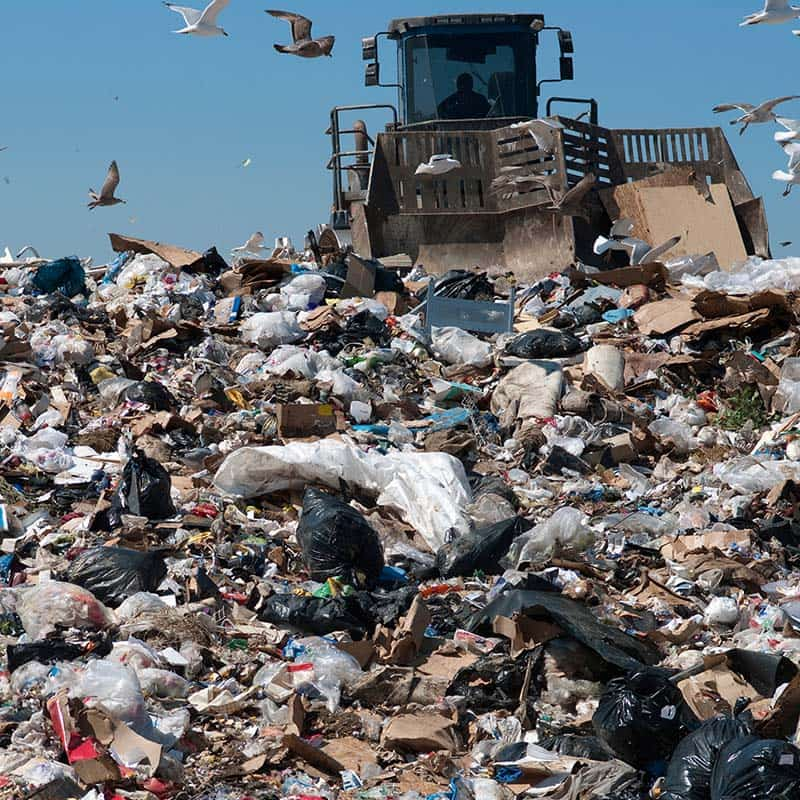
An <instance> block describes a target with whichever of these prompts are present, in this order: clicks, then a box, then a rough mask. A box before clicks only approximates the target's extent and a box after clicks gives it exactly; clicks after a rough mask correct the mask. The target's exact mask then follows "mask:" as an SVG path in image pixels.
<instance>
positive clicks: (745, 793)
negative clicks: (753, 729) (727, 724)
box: [711, 736, 800, 800]
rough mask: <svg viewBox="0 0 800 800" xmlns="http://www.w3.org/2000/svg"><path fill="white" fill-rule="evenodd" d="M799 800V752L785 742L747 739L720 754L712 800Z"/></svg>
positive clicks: (712, 779)
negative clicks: (797, 799) (751, 799)
mask: <svg viewBox="0 0 800 800" xmlns="http://www.w3.org/2000/svg"><path fill="white" fill-rule="evenodd" d="M797 797H800V750H798V749H797V748H796V747H794V746H793V745H791V744H789V742H786V741H778V740H774V739H758V738H757V737H755V736H748V737H745V738H741V739H734V740H733V741H732V742H730V743H729V744H728V745H726V746H725V747H724V748H722V750H721V751H720V753H719V756H718V757H717V760H716V762H715V764H714V771H713V773H712V775H711V800H744V799H745V798H748V800H749V799H750V798H753V800H756V799H757V800H762V798H763V800H795V798H797Z"/></svg>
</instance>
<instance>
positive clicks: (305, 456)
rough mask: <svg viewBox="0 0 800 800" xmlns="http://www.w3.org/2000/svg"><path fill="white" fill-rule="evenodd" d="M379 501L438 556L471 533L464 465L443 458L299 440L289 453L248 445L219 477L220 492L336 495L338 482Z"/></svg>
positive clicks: (227, 461) (231, 458)
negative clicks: (318, 489)
mask: <svg viewBox="0 0 800 800" xmlns="http://www.w3.org/2000/svg"><path fill="white" fill-rule="evenodd" d="M342 480H343V481H344V482H345V483H346V484H348V485H352V486H357V487H359V489H362V490H363V491H366V492H369V493H371V494H374V495H377V505H379V506H388V507H391V508H395V509H398V510H399V511H400V513H401V514H402V516H403V519H404V520H405V521H406V522H407V523H408V524H409V525H411V526H412V527H413V528H414V529H415V530H417V531H418V532H419V533H420V535H421V536H422V537H423V538H424V540H425V542H426V543H427V544H428V546H429V547H430V548H431V550H432V551H434V552H436V551H438V549H439V548H440V547H441V546H442V545H443V544H444V542H445V540H446V538H447V536H448V532H451V531H452V532H453V533H454V534H456V535H457V534H459V533H466V532H467V531H469V529H470V522H469V519H468V517H467V514H466V511H465V509H466V507H467V506H468V505H469V504H470V502H471V501H472V492H471V490H470V488H469V483H468V481H467V476H466V473H465V472H464V466H463V465H462V463H461V462H460V461H458V460H457V459H455V458H453V457H452V456H449V455H446V454H444V453H408V452H402V453H399V452H391V453H389V454H388V455H385V456H384V455H380V454H379V453H377V452H375V451H372V452H366V453H365V452H363V451H362V450H359V449H358V448H357V447H354V446H353V445H351V444H347V443H345V442H337V441H333V440H321V441H317V442H311V443H306V442H296V443H294V442H293V443H292V444H289V445H286V446H285V447H258V448H254V447H243V448H241V449H240V450H237V451H236V452H234V453H232V454H231V455H229V456H228V457H227V458H226V459H225V461H224V462H223V463H222V465H221V466H220V468H219V470H218V471H217V474H216V475H215V477H214V484H215V485H216V486H217V488H219V489H221V490H222V491H224V492H228V493H229V494H232V495H238V496H240V497H245V498H251V497H258V496H260V495H264V494H270V493H272V492H278V491H282V490H284V489H304V488H305V487H306V485H308V484H317V485H322V486H328V487H330V488H332V489H336V490H338V489H339V485H340V484H339V482H340V481H342Z"/></svg>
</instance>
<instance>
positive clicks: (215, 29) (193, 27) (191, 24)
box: [164, 0, 231, 36]
mask: <svg viewBox="0 0 800 800" xmlns="http://www.w3.org/2000/svg"><path fill="white" fill-rule="evenodd" d="M230 1H231V0H212V1H211V2H210V3H209V4H208V5H207V6H206V7H205V9H204V10H203V11H199V10H198V9H196V8H187V7H186V6H176V5H175V4H174V3H164V5H165V6H166V7H167V8H168V9H169V10H170V11H174V12H176V13H177V14H180V15H181V16H182V17H183V21H184V22H185V23H186V27H185V28H181V30H179V31H174V33H185V34H190V35H192V36H227V35H228V34H227V32H226V31H225V29H224V28H221V27H220V26H219V25H217V17H218V16H219V15H220V12H221V11H223V10H224V9H225V8H226V7H227V6H228V4H229V3H230Z"/></svg>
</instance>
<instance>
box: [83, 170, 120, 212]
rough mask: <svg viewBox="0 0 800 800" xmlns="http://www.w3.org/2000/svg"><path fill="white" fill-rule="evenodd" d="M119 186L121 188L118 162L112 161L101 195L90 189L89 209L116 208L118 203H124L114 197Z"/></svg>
mask: <svg viewBox="0 0 800 800" xmlns="http://www.w3.org/2000/svg"><path fill="white" fill-rule="evenodd" d="M117 186H119V167H117V162H116V161H112V162H111V166H110V167H109V168H108V174H107V175H106V179H105V182H104V183H103V188H102V189H101V190H100V194H97V192H95V190H94V189H89V208H90V209H92V210H93V209H95V208H97V206H115V205H117V203H124V202H125V200H120V199H119V197H114V192H116V191H117Z"/></svg>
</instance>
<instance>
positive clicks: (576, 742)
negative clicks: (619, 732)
mask: <svg viewBox="0 0 800 800" xmlns="http://www.w3.org/2000/svg"><path fill="white" fill-rule="evenodd" d="M539 744H540V745H541V746H542V747H544V749H545V750H550V751H551V752H553V753H558V754H559V755H561V756H570V757H571V758H588V759H590V760H591V761H610V760H611V759H612V758H614V754H613V753H612V752H611V751H610V750H609V749H608V748H607V747H606V746H605V745H604V744H603V742H601V741H600V740H599V739H598V738H597V737H596V736H577V735H576V734H574V733H559V734H558V735H556V736H548V737H546V738H544V739H542V741H541V742H539Z"/></svg>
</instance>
